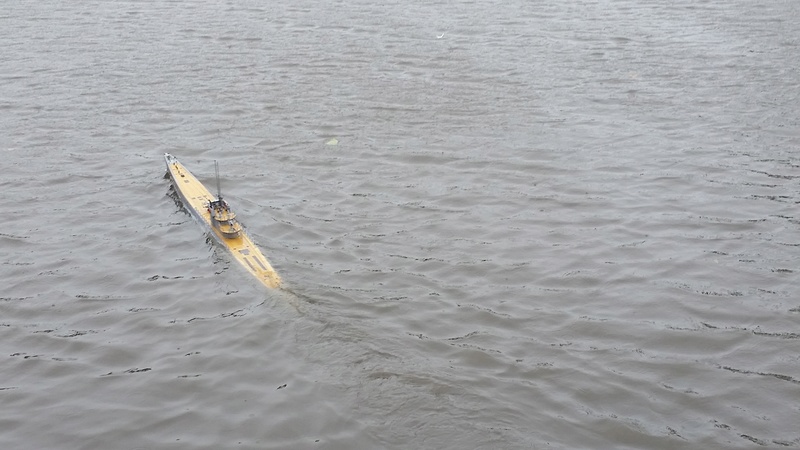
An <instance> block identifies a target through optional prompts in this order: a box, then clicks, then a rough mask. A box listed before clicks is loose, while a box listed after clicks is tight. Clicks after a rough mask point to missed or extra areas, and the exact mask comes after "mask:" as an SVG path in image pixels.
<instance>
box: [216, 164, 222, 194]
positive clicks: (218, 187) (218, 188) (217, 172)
mask: <svg viewBox="0 0 800 450" xmlns="http://www.w3.org/2000/svg"><path fill="white" fill-rule="evenodd" d="M214 171H215V172H216V174H217V200H222V188H221V187H220V184H219V163H218V162H217V160H216V159H215V160H214Z"/></svg>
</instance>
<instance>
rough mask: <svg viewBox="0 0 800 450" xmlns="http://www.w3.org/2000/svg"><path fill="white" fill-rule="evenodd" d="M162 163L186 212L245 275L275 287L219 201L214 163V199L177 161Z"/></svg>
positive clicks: (263, 263)
mask: <svg viewBox="0 0 800 450" xmlns="http://www.w3.org/2000/svg"><path fill="white" fill-rule="evenodd" d="M164 160H165V161H166V163H167V172H168V173H169V175H170V178H172V182H173V184H174V185H175V191H176V192H177V193H178V196H179V197H180V198H181V201H183V204H184V206H186V209H188V210H189V211H190V212H191V213H192V215H193V216H195V217H196V218H197V219H198V220H200V221H201V222H203V223H204V224H205V225H206V226H207V228H208V229H209V230H210V231H211V233H212V234H213V235H214V237H215V238H216V240H217V241H218V242H219V243H220V244H222V245H224V246H225V247H226V248H227V249H228V250H229V251H230V252H231V254H232V255H233V256H234V258H236V260H237V261H239V263H240V264H241V265H242V266H244V268H245V269H247V271H248V272H250V273H251V274H252V275H253V276H255V277H256V278H258V279H259V281H261V282H262V283H263V284H264V285H266V286H267V287H271V288H276V287H278V286H279V285H280V282H281V281H280V277H279V276H278V274H277V272H275V269H273V268H272V266H271V265H270V264H269V262H268V261H267V259H266V258H265V257H264V255H262V254H261V250H259V249H258V247H256V245H255V244H254V243H253V241H252V240H251V239H250V237H249V236H248V235H247V233H246V232H245V231H244V228H243V227H242V225H241V224H240V223H239V222H238V220H236V214H234V212H233V211H232V210H231V208H230V206H229V205H228V202H226V201H225V200H224V199H223V198H222V191H221V190H220V187H219V166H217V165H216V162H215V168H216V176H217V196H216V197H214V196H213V195H212V194H211V192H209V190H208V189H206V187H205V186H203V184H202V183H200V181H199V180H198V179H197V178H195V176H194V175H192V174H191V172H189V171H188V170H187V169H186V167H184V166H183V164H181V163H180V162H178V159H177V158H175V157H174V156H172V155H171V154H169V153H165V154H164Z"/></svg>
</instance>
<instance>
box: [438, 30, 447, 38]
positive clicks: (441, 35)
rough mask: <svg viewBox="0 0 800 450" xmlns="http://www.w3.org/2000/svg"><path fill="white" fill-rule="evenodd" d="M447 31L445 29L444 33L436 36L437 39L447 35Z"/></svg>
mask: <svg viewBox="0 0 800 450" xmlns="http://www.w3.org/2000/svg"><path fill="white" fill-rule="evenodd" d="M445 33H447V31H445V32H444V33H442V34H440V35H439V36H436V39H441V38H443V37H444V35H445Z"/></svg>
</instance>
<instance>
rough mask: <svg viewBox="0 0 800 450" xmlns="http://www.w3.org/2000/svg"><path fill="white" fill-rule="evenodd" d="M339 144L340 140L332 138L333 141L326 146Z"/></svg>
mask: <svg viewBox="0 0 800 450" xmlns="http://www.w3.org/2000/svg"><path fill="white" fill-rule="evenodd" d="M338 143H339V140H338V139H336V138H331V139H330V140H329V141H328V142H326V143H325V144H326V145H336V144H338Z"/></svg>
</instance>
